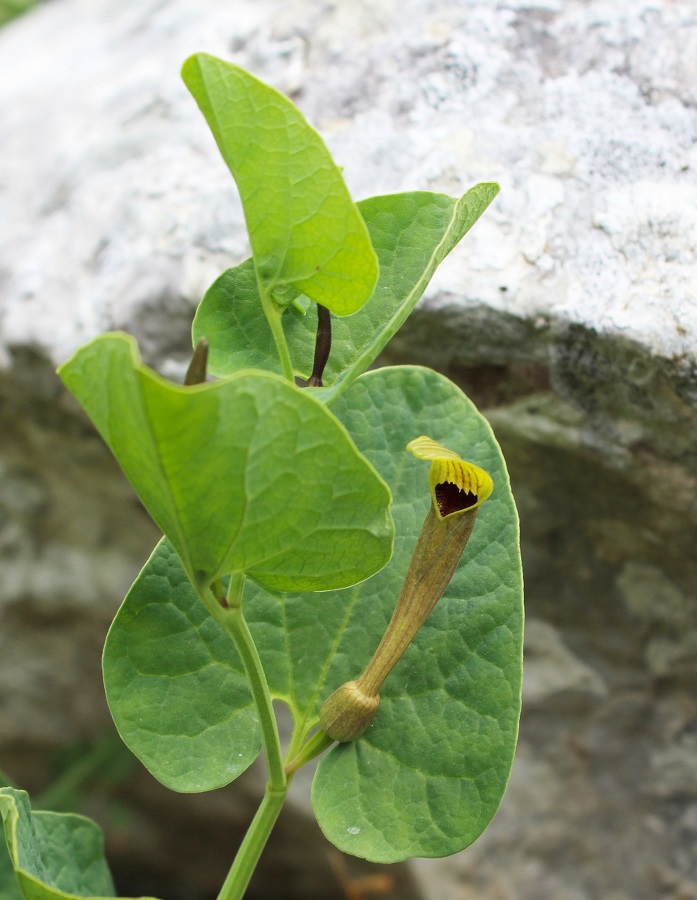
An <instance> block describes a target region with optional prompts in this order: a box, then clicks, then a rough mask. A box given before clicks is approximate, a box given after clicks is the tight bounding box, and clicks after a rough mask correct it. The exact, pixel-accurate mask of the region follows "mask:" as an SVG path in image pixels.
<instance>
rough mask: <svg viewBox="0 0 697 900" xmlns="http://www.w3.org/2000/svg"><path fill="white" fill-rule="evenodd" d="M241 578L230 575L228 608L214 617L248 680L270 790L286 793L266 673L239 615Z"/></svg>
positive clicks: (247, 629) (241, 614) (279, 744)
mask: <svg viewBox="0 0 697 900" xmlns="http://www.w3.org/2000/svg"><path fill="white" fill-rule="evenodd" d="M243 590H244V575H243V574H242V573H241V572H233V573H232V575H231V576H230V583H229V585H228V592H227V598H226V602H227V606H226V607H222V606H219V609H220V614H219V615H218V616H217V617H216V618H218V621H220V622H221V623H222V625H223V626H224V627H225V629H226V631H227V632H228V634H229V635H230V636H231V637H232V639H233V641H234V642H235V646H236V647H237V652H238V653H239V654H240V657H241V659H242V665H243V666H244V670H245V672H246V673H247V678H248V679H249V686H250V688H251V691H252V699H253V700H254V705H255V706H256V708H257V715H258V716H259V725H260V726H261V739H262V742H263V744H264V751H265V753H266V764H267V766H268V768H269V789H270V790H273V791H285V790H286V789H287V781H286V773H285V770H284V768H283V755H282V752H281V738H280V736H279V734H278V723H277V722H276V716H275V714H274V711H273V705H272V703H271V694H270V692H269V685H268V682H267V680H266V673H265V672H264V667H263V665H262V663H261V659H260V658H259V651H258V650H257V647H256V644H255V643H254V638H253V637H252V634H251V632H250V630H249V626H248V625H247V620H246V619H245V617H244V613H243V611H242V592H243Z"/></svg>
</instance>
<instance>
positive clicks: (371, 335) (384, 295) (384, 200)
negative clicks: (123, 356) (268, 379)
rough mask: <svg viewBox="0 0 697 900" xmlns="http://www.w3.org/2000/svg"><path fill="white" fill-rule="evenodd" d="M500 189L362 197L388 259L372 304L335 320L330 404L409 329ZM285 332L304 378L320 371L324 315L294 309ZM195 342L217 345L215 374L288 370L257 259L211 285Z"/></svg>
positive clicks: (327, 377)
mask: <svg viewBox="0 0 697 900" xmlns="http://www.w3.org/2000/svg"><path fill="white" fill-rule="evenodd" d="M498 190H499V188H498V185H496V184H490V183H483V184H478V185H475V186H474V187H473V188H471V189H470V190H469V191H467V193H466V194H464V195H463V196H462V197H461V198H460V199H459V200H458V199H456V198H453V197H447V196H446V195H445V194H434V193H429V192H427V191H414V192H411V193H404V194H388V195H386V196H382V197H371V198H369V199H367V200H361V201H360V202H359V203H358V208H359V209H360V211H361V214H362V215H363V217H364V219H365V222H366V224H367V226H368V230H369V232H370V237H371V240H372V243H373V246H374V248H375V251H376V253H377V254H378V259H379V261H380V277H379V280H378V283H377V287H376V289H375V293H374V295H373V297H372V298H371V300H370V301H369V302H368V303H367V304H366V305H365V306H363V307H362V308H361V309H360V310H359V311H358V312H356V313H355V314H354V315H352V316H349V317H347V318H344V319H335V320H334V321H333V323H332V351H331V354H330V357H329V362H328V364H327V368H326V369H325V373H324V378H323V380H324V384H325V385H326V386H327V388H328V390H324V389H322V393H323V394H324V395H325V399H328V398H329V397H331V396H333V395H334V394H335V393H336V392H337V390H338V388H339V386H340V385H341V386H344V387H345V386H347V385H348V384H349V383H350V381H351V380H353V379H354V378H356V376H357V375H360V373H361V372H363V371H365V369H367V368H368V366H369V365H370V364H371V363H372V362H373V361H374V360H375V359H376V357H377V356H378V354H379V353H380V351H381V350H382V349H383V347H384V346H385V345H386V344H387V342H388V341H389V340H390V339H391V338H392V337H393V336H394V335H395V334H396V332H397V331H398V329H399V328H400V327H401V326H402V325H403V324H404V322H405V321H406V319H407V317H408V316H409V314H410V313H411V311H412V310H413V308H414V306H415V305H416V302H417V300H418V299H419V298H420V297H421V295H422V294H423V292H424V290H425V289H426V286H427V284H428V282H429V281H430V280H431V277H432V276H433V273H434V272H435V270H436V268H437V267H438V266H439V265H440V263H441V262H442V261H443V259H444V258H445V257H446V256H447V255H448V253H450V251H451V250H452V249H453V247H455V246H456V244H457V243H458V242H459V241H460V240H461V239H462V238H463V237H464V235H465V234H466V233H467V232H468V231H469V230H470V228H471V227H472V226H473V225H474V223H475V222H476V221H477V219H478V218H479V217H480V216H481V215H482V213H483V212H484V210H485V209H486V208H487V206H488V205H489V204H490V203H491V201H492V200H493V199H494V197H495V196H496V194H497V193H498ZM283 328H284V331H285V334H286V340H287V342H288V346H289V348H290V352H291V357H292V360H293V366H294V369H295V371H296V374H297V375H299V376H301V377H304V378H307V377H308V376H309V374H310V372H311V370H312V359H313V353H314V338H315V331H316V328H317V313H316V310H315V309H314V308H312V309H311V310H310V311H309V312H308V313H307V315H305V316H302V315H300V314H298V313H296V312H295V311H294V310H293V309H291V310H290V312H288V313H287V314H286V315H285V316H284V317H283ZM193 337H194V344H196V343H197V342H198V340H199V339H200V338H202V337H205V338H207V340H208V342H209V344H210V355H209V361H208V366H209V371H210V372H211V373H212V374H214V375H218V376H223V375H229V374H231V373H232V372H235V371H236V370H237V369H239V368H243V367H245V366H255V367H258V368H262V369H266V370H268V371H271V372H281V365H280V363H279V361H278V355H277V353H276V348H275V343H274V340H273V336H272V334H271V329H270V327H269V324H268V322H267V320H266V318H265V316H264V313H263V311H262V309H261V305H260V302H259V294H258V289H257V285H256V277H255V275H254V266H253V263H252V261H251V260H247V261H246V262H243V263H242V264H241V265H239V266H237V267H235V268H233V269H228V270H227V271H226V272H223V274H222V275H221V276H220V277H219V278H218V279H217V280H216V281H215V282H214V283H213V284H212V285H211V287H210V288H209V289H208V291H207V292H206V295H205V296H204V298H203V300H202V301H201V304H200V306H199V308H198V311H197V313H196V317H195V319H194V325H193Z"/></svg>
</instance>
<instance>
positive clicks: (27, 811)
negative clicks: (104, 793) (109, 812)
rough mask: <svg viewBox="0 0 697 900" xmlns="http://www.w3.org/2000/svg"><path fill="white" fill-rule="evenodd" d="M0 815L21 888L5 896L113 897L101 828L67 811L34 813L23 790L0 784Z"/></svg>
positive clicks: (51, 899)
mask: <svg viewBox="0 0 697 900" xmlns="http://www.w3.org/2000/svg"><path fill="white" fill-rule="evenodd" d="M0 813H2V819H3V823H4V827H5V840H6V841H7V849H8V852H9V858H10V862H11V864H12V868H13V869H14V872H15V875H16V881H17V885H18V889H19V893H17V892H14V893H12V889H11V888H9V889H8V892H7V893H6V894H5V896H6V897H7V898H8V900H15V898H16V897H19V898H24V900H73V898H75V897H87V898H100V900H109V898H112V897H113V896H114V885H113V883H112V880H111V874H110V873H109V867H108V866H107V863H106V860H105V858H104V841H103V838H102V832H101V830H100V828H99V827H98V826H97V825H95V823H94V822H92V821H90V820H89V819H86V818H84V816H77V815H72V814H66V813H53V812H35V813H32V810H31V805H30V803H29V797H28V795H27V794H26V792H25V791H18V790H15V789H14V788H0ZM0 891H1V888H0ZM0 896H2V893H0ZM3 900H4V898H3ZM143 900H153V898H143Z"/></svg>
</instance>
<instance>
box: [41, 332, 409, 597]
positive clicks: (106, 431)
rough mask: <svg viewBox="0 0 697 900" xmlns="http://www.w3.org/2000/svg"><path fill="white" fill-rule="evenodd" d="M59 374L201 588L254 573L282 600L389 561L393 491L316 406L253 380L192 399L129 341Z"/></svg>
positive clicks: (103, 345) (282, 385)
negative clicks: (280, 594)
mask: <svg viewBox="0 0 697 900" xmlns="http://www.w3.org/2000/svg"><path fill="white" fill-rule="evenodd" d="M59 372H60V375H61V377H62V378H63V380H64V382H65V383H66V385H67V386H68V387H69V388H70V390H71V391H72V392H73V394H75V396H76V397H77V398H78V400H79V401H80V403H81V404H82V406H83V407H84V408H85V409H86V410H87V412H88V413H89V415H90V417H91V418H92V421H93V422H94V424H95V425H96V427H97V429H98V430H99V432H100V434H101V435H102V437H103V438H104V440H105V441H106V443H107V444H108V445H109V447H110V448H111V450H112V452H113V453H114V456H115V457H116V458H117V460H118V461H119V463H120V464H121V467H122V468H123V470H124V472H125V473H126V475H127V477H128V478H129V480H130V481H131V484H133V486H134V487H135V489H136V491H137V492H138V495H139V496H140V498H141V500H142V501H143V505H144V506H145V508H146V509H147V510H148V512H149V513H150V515H151V516H152V517H153V519H154V520H155V521H156V522H157V524H158V525H159V526H160V527H161V528H162V530H163V531H164V533H165V534H166V535H167V537H169V539H170V540H171V541H172V544H173V545H174V547H175V548H176V550H177V552H178V553H179V556H180V557H181V559H182V560H183V562H184V564H185V567H186V570H187V572H188V574H189V577H190V578H191V579H192V581H194V583H196V584H197V585H200V586H203V587H206V586H208V585H209V584H210V583H211V582H213V581H214V580H215V579H217V578H220V577H221V576H223V575H227V574H229V573H231V572H245V573H247V574H249V575H250V576H251V577H252V578H254V579H255V580H256V581H258V582H259V583H261V584H264V585H266V586H267V587H270V588H272V589H276V590H296V591H297V590H327V589H329V588H333V587H345V586H346V585H349V584H354V583H355V582H356V581H361V580H362V579H364V578H367V577H368V576H369V575H372V574H373V573H374V572H376V571H378V570H379V569H381V568H382V566H384V565H385V563H386V562H387V560H388V559H389V558H390V554H391V551H392V537H393V528H392V521H391V518H390V514H389V502H390V494H389V491H388V489H387V487H386V486H385V484H384V483H383V482H382V480H381V479H380V478H379V477H378V475H377V474H376V472H375V471H374V469H373V468H372V466H370V464H369V463H367V462H366V461H365V460H364V459H363V457H362V456H361V455H360V454H359V453H358V452H357V451H356V448H355V446H354V445H353V443H352V441H351V439H350V438H349V436H348V434H347V433H346V431H345V430H344V429H343V428H342V427H341V425H340V424H339V423H338V422H337V421H336V420H335V419H334V417H333V416H332V415H331V414H330V413H328V412H327V410H326V408H325V407H323V406H322V405H321V404H320V403H318V402H317V401H316V400H314V399H313V398H312V397H311V396H310V395H309V394H308V393H303V392H302V391H299V390H297V389H296V388H295V387H293V386H291V385H289V384H287V383H286V382H284V381H283V380H282V379H280V378H278V377H276V376H274V375H269V374H267V373H264V372H245V371H242V372H239V373H236V374H234V375H232V376H231V377H230V378H228V379H226V380H225V381H218V382H216V383H214V384H204V385H197V386H195V387H187V388H185V387H180V386H179V385H174V384H171V383H169V382H167V381H165V380H164V379H163V378H161V377H160V376H159V375H157V374H156V373H155V372H153V371H152V370H150V369H148V368H147V367H146V366H144V365H143V364H142V363H141V362H140V360H139V359H138V353H137V349H136V345H135V341H134V340H133V338H130V337H128V336H127V335H121V334H109V335H103V336H102V337H100V338H97V340H95V341H92V343H90V344H88V345H87V346H86V347H83V348H82V349H81V350H79V351H78V352H77V354H76V355H75V356H74V357H73V358H72V359H71V360H69V361H68V362H67V363H65V364H64V365H63V366H61V368H60V370H59ZM281 487H282V489H283V490H282V493H281V492H280V488H281Z"/></svg>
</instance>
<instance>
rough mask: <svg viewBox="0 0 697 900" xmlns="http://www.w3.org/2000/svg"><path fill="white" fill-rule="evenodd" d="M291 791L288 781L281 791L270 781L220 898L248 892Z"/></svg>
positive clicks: (229, 899)
mask: <svg viewBox="0 0 697 900" xmlns="http://www.w3.org/2000/svg"><path fill="white" fill-rule="evenodd" d="M287 792H288V786H287V785H286V787H285V788H284V789H283V790H281V791H275V790H272V789H271V788H270V787H269V786H268V785H267V788H266V793H265V794H264V799H263V800H262V801H261V804H260V806H259V809H258V810H257V812H256V815H255V816H254V818H253V819H252V824H251V825H250V826H249V828H248V830H247V834H246V835H245V836H244V840H243V841H242V843H241V844H240V849H239V850H238V851H237V855H236V856H235V861H234V862H233V864H232V867H231V868H230V871H229V872H228V875H227V878H226V879H225V883H224V884H223V886H222V888H221V889H220V893H219V894H218V898H217V900H241V898H242V897H243V896H244V892H245V891H246V889H247V885H248V884H249V882H250V879H251V877H252V875H253V874H254V870H255V868H256V866H257V863H258V861H259V857H260V856H261V854H262V852H263V850H264V847H265V846H266V842H267V841H268V839H269V835H270V834H271V831H272V829H273V826H274V825H275V824H276V819H277V818H278V815H279V813H280V812H281V809H282V808H283V803H284V802H285V799H286V794H287Z"/></svg>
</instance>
